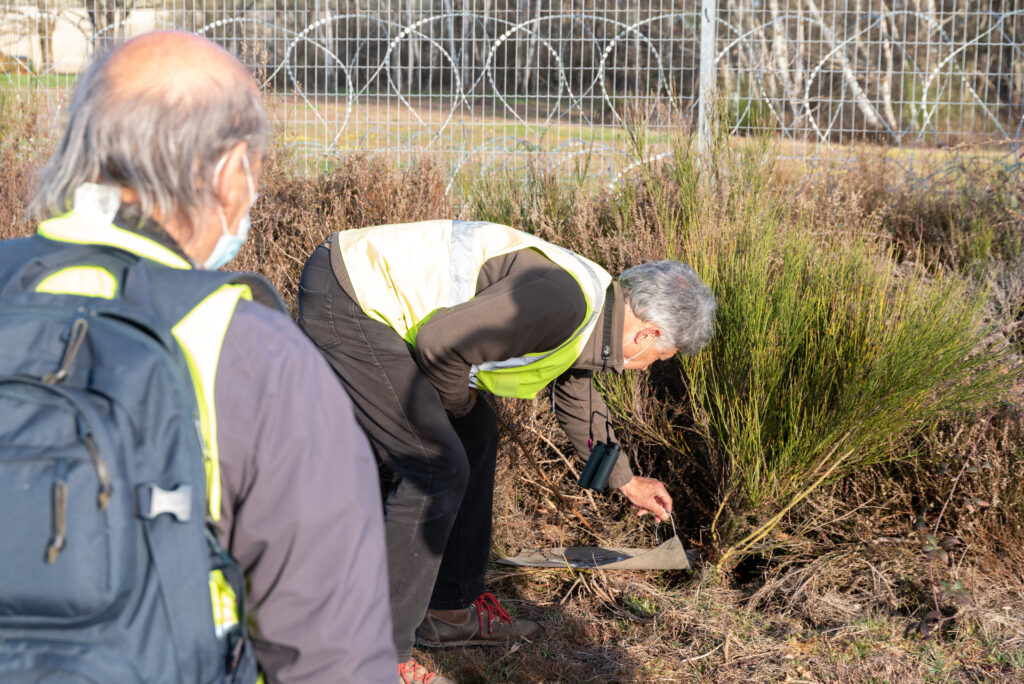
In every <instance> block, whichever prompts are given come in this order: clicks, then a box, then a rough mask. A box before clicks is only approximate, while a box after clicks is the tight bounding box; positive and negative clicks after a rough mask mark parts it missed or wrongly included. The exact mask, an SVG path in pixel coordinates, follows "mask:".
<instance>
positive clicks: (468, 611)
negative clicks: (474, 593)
mask: <svg viewBox="0 0 1024 684" xmlns="http://www.w3.org/2000/svg"><path fill="white" fill-rule="evenodd" d="M455 614H457V616H456V615H455ZM538 629H540V626H539V625H538V624H537V623H536V622H531V621H530V620H513V619H512V616H511V615H509V614H508V612H507V611H506V610H505V609H504V608H502V607H501V604H500V603H498V599H496V598H495V597H494V594H480V596H478V597H477V598H476V600H475V601H473V605H471V606H469V607H468V608H465V609H463V610H460V611H451V610H428V611H427V615H426V617H424V618H423V622H422V623H421V624H420V626H419V627H418V628H417V629H416V643H417V644H419V645H420V646H430V647H433V648H441V647H444V646H474V645H491V646H493V645H501V644H507V643H509V642H512V641H518V640H520V639H529V638H530V637H532V636H533V635H534V634H536V633H537V630H538Z"/></svg>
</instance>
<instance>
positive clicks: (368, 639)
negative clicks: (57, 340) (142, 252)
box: [215, 301, 396, 684]
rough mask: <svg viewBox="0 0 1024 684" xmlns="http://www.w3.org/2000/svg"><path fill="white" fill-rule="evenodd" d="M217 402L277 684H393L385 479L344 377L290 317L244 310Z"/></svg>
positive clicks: (238, 524) (252, 604)
mask: <svg viewBox="0 0 1024 684" xmlns="http://www.w3.org/2000/svg"><path fill="white" fill-rule="evenodd" d="M215 405H216V410H217V416H218V420H217V425H218V436H217V442H218V445H219V451H220V462H221V482H222V523H223V529H224V532H225V535H226V537H227V539H226V544H227V548H228V551H229V552H230V553H231V555H232V556H233V557H234V558H235V559H236V560H237V561H238V562H239V563H240V564H241V566H242V569H243V570H244V572H245V575H246V579H247V580H248V584H249V588H250V590H249V594H248V600H249V609H250V615H251V616H252V618H254V623H255V627H254V630H253V643H254V646H255V648H256V655H257V658H258V660H259V663H260V667H261V669H262V670H263V671H264V673H265V675H266V679H267V681H268V682H271V683H273V682H282V683H292V684H299V683H310V682H357V681H358V682H375V683H376V682H379V683H380V684H385V683H387V684H393V682H394V680H395V663H396V656H395V650H394V646H393V645H392V638H391V618H390V610H389V607H388V606H389V604H388V592H387V563H386V558H385V546H384V526H383V514H382V507H381V498H380V492H379V488H378V487H377V484H376V483H377V472H376V467H375V465H374V460H373V457H372V455H371V452H370V447H369V445H368V443H367V440H366V438H365V436H364V435H363V432H362V430H361V429H360V428H359V426H358V425H357V424H356V422H355V419H354V417H353V413H352V408H351V404H350V402H349V398H348V396H347V395H346V393H345V392H344V390H343V389H342V387H341V385H340V384H339V383H338V381H337V379H336V378H335V376H334V373H333V372H332V371H331V369H330V368H329V367H328V366H327V364H326V362H325V361H324V360H323V358H322V357H321V355H320V354H319V352H317V350H316V349H315V348H314V347H313V345H312V344H311V343H310V342H309V341H308V340H307V339H306V338H305V336H304V335H302V333H301V332H300V331H299V330H298V328H297V327H295V325H294V324H293V323H292V321H291V320H289V319H288V318H286V317H285V316H283V315H281V314H278V313H275V312H271V311H270V310H269V309H266V308H264V307H262V306H260V305H257V304H253V303H251V302H246V301H242V302H239V307H238V310H237V312H236V314H235V316H234V318H233V319H232V322H231V324H230V325H229V327H228V330H227V334H226V336H225V340H224V346H223V350H222V353H221V360H220V364H219V366H218V370H217V379H216V386H215Z"/></svg>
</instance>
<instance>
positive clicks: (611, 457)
mask: <svg viewBox="0 0 1024 684" xmlns="http://www.w3.org/2000/svg"><path fill="white" fill-rule="evenodd" d="M621 450H622V446H621V445H619V444H616V443H615V442H598V443H597V444H595V445H594V448H593V449H591V451H590V458H588V459H587V464H586V465H585V466H583V472H582V473H580V482H579V484H580V487H588V488H590V489H593V490H596V491H598V492H603V491H604V490H605V488H606V487H607V486H608V478H609V476H611V474H612V468H614V467H615V462H616V461H618V460H619V451H621Z"/></svg>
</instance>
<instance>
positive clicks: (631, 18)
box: [0, 0, 1024, 178]
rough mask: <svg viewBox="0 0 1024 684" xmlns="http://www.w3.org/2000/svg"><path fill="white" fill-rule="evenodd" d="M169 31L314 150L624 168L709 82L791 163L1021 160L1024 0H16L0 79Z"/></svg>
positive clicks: (745, 124) (709, 93) (34, 83)
mask: <svg viewBox="0 0 1024 684" xmlns="http://www.w3.org/2000/svg"><path fill="white" fill-rule="evenodd" d="M702 15H703V16H702ZM702 19H703V21H702ZM154 28H179V29H185V30H189V31H194V32H196V33H200V34H202V35H205V36H207V37H209V38H211V39H213V40H215V41H216V42H218V43H220V44H221V45H223V46H224V47H225V48H227V49H228V50H230V51H231V52H233V53H234V54H236V55H237V56H239V58H240V59H242V61H243V62H244V63H246V64H247V65H248V66H249V67H250V68H251V69H252V71H253V74H254V75H255V76H256V78H257V80H258V81H259V82H260V83H261V86H262V88H263V90H264V92H265V93H266V96H267V103H268V108H269V109H270V111H271V113H272V116H273V117H274V119H275V121H276V122H277V124H278V126H279V130H280V134H281V139H282V141H283V142H284V143H285V144H286V145H288V146H290V147H291V148H293V149H294V150H296V152H297V153H298V155H299V157H300V158H301V159H302V160H303V162H304V163H305V165H306V166H307V168H319V167H321V166H322V165H324V164H325V163H329V162H330V161H331V160H334V159H336V158H338V157H340V156H342V155H344V154H345V153H347V152H351V151H358V150H365V151H375V152H386V153H389V154H391V155H394V156H397V157H398V158H399V159H400V160H406V161H407V160H409V159H411V158H412V157H414V156H418V155H420V154H422V153H424V152H429V153H440V154H443V155H444V157H445V158H446V159H447V161H448V164H449V168H450V169H451V171H452V172H453V173H455V172H457V171H458V170H459V169H461V168H463V167H466V166H467V165H470V166H473V167H474V168H475V167H476V166H477V165H479V166H484V167H495V166H498V167H501V168H505V169H515V168H523V167H525V166H526V165H527V164H528V163H531V162H536V161H539V160H540V161H543V162H544V163H545V164H549V165H553V166H556V167H560V168H564V169H565V170H575V171H577V172H579V171H580V170H581V168H583V169H585V170H586V172H587V173H589V174H594V175H599V176H606V177H612V178H614V177H615V176H616V175H617V174H621V173H622V172H623V171H624V170H625V169H628V168H629V167H630V165H631V164H635V163H636V162H637V159H638V158H642V157H646V156H657V155H658V154H659V153H661V152H663V151H664V150H665V149H667V147H668V145H669V143H670V138H671V137H672V136H673V135H676V134H679V133H681V132H682V133H684V134H685V133H689V132H692V131H696V130H697V127H698V118H699V117H698V113H699V110H700V107H699V103H700V100H701V98H702V96H703V98H704V100H705V105H706V107H705V110H706V111H709V112H711V114H710V116H711V118H712V119H713V121H714V122H715V123H716V125H717V126H721V127H725V128H726V129H727V130H728V131H729V132H730V133H732V134H734V135H757V134H762V135H768V136H772V137H774V138H776V139H777V140H778V142H779V149H780V150H781V151H782V153H783V154H784V155H786V156H789V157H792V158H795V159H801V160H807V161H815V160H822V159H829V160H834V159H841V158H848V157H849V156H851V155H854V154H856V153H857V151H858V150H863V149H864V148H865V147H866V146H869V147H876V148H878V149H880V150H888V151H890V152H891V153H892V154H891V156H892V157H893V158H894V159H896V160H898V161H901V162H903V163H907V164H912V163H913V161H914V160H915V159H919V158H921V157H922V156H927V155H929V154H934V153H935V150H943V149H948V148H951V147H954V148H962V147H970V148H972V150H978V151H979V153H981V154H987V155H990V156H991V157H992V158H993V159H998V160H1000V162H1001V163H1004V164H1006V165H1008V166H1014V165H1015V166H1016V167H1017V168H1019V167H1020V159H1019V154H1020V151H1021V138H1022V127H1024V9H1022V8H1020V7H1018V3H1017V2H1016V0H946V1H943V0H703V2H702V0H653V1H643V0H630V1H629V2H626V3H616V2H609V1H607V0H602V1H598V2H587V3H583V2H576V1H575V0H570V1H569V2H553V1H552V0H543V1H542V0H516V1H515V2H511V1H509V0H462V1H460V0H384V1H373V0H357V1H356V2H341V1H337V0H291V1H288V0H269V1H268V0H248V1H247V2H242V3H238V2H231V3H229V2H226V0H206V1H202V0H149V2H145V1H143V2H134V1H132V0H35V1H34V2H32V3H24V2H18V1H17V0H13V1H12V0H0V72H2V73H0V87H3V88H15V89H19V90H24V91H28V92H32V93H34V94H41V95H46V96H51V97H53V98H54V101H55V102H57V103H59V102H61V101H62V98H63V96H64V95H65V94H66V92H67V90H68V89H69V88H70V87H71V85H72V84H73V82H74V79H75V75H76V74H77V73H78V72H79V71H80V70H81V69H82V68H83V67H84V65H86V64H87V63H88V61H89V59H90V58H92V57H93V56H94V55H96V54H98V53H101V52H102V51H104V50H107V49H109V48H110V47H111V46H113V45H115V44H116V43H117V42H119V41H121V40H124V39H125V38H126V37H129V36H132V35H136V34H138V33H142V32H145V31H148V30H152V29H154ZM702 43H703V44H702ZM702 48H703V50H702ZM702 56H703V57H704V61H705V62H707V61H708V60H709V59H710V60H713V64H711V68H705V69H704V70H703V71H702V70H701V61H702V59H701V58H702ZM705 66H706V67H707V65H706V64H705ZM702 78H703V82H702ZM712 99H713V103H712V102H711V100H712ZM712 105H713V106H712ZM58 110H59V108H58ZM55 120H56V119H55ZM708 130H709V131H710V130H711V128H710V127H709V129H708ZM638 155H639V157H638Z"/></svg>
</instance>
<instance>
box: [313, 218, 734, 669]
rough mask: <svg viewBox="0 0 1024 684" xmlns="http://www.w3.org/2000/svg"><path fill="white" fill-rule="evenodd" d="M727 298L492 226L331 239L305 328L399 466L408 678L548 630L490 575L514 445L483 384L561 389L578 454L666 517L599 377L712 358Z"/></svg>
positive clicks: (511, 391) (496, 390)
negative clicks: (500, 438) (517, 613)
mask: <svg viewBox="0 0 1024 684" xmlns="http://www.w3.org/2000/svg"><path fill="white" fill-rule="evenodd" d="M714 311H715V298H714V295H713V294H712V293H711V291H710V289H709V288H708V287H707V286H706V285H705V284H704V283H703V282H701V280H700V278H699V277H698V276H697V274H696V273H695V272H694V271H693V269H692V268H691V267H689V266H687V265H685V264H682V263H679V262H676V261H657V262H649V263H646V264H641V265H639V266H635V267H633V268H630V269H627V270H626V271H624V272H623V273H622V274H621V275H620V276H619V278H618V279H617V280H615V279H613V278H612V276H611V275H610V274H608V273H607V272H606V271H605V270H604V269H602V268H601V267H600V266H598V265H597V264H595V263H593V262H591V261H589V260H588V259H585V258H584V257H582V256H580V255H578V254H575V253H573V252H570V251H569V250H567V249H565V248H563V247H559V246H557V245H553V244H551V243H549V242H545V241H543V240H540V239H538V238H537V237H535V236H532V235H529V234H527V233H523V232H521V231H518V230H514V229H512V228H510V227H508V226H502V225H498V224H494V223H487V222H482V221H446V220H438V221H424V222H420V223H408V224H399V225H388V226H376V227H371V228H363V229H359V230H347V231H342V232H339V233H336V234H334V235H333V236H331V238H330V239H329V240H328V241H327V242H325V243H324V244H323V245H321V246H320V247H319V248H317V250H316V251H315V252H314V253H313V255H312V256H311V257H310V258H309V260H308V261H307V262H306V265H305V268H304V270H303V273H302V279H301V281H300V284H299V324H300V326H301V327H302V329H303V330H305V331H306V333H307V334H308V335H309V336H310V338H312V339H313V341H314V342H316V344H317V346H319V347H320V350H321V351H322V352H323V354H324V356H325V357H326V358H327V360H328V361H329V362H330V364H331V366H332V367H333V368H334V370H335V372H336V373H337V374H338V377H339V378H340V380H341V382H342V384H344V385H345V388H346V389H347V390H348V393H349V395H350V396H351V398H352V400H353V403H354V404H355V409H356V417H357V419H358V420H359V423H360V424H361V425H362V426H363V428H364V429H365V430H366V432H367V434H368V435H369V437H370V440H371V442H373V444H374V446H375V447H376V451H377V453H378V455H379V456H380V458H381V460H382V461H383V462H384V464H385V465H387V466H388V467H389V468H390V469H391V471H392V473H393V478H392V481H391V485H392V487H391V492H390V494H389V495H388V497H387V500H386V522H385V528H386V535H387V547H388V564H389V576H390V582H391V588H390V591H391V617H392V623H393V625H394V640H395V647H396V648H397V650H398V659H399V662H400V663H402V665H401V671H402V681H403V682H405V683H406V684H413V683H416V684H419V683H426V682H431V683H432V684H441V682H450V681H451V680H449V679H446V678H444V677H442V676H440V675H437V674H436V673H432V672H429V671H428V670H427V669H426V668H425V667H422V666H420V665H418V664H417V663H416V661H415V660H413V659H412V657H411V652H412V648H413V645H414V643H418V644H420V645H423V646H430V647H444V646H459V645H468V644H504V643H508V642H510V641H513V640H517V639H521V638H529V637H531V636H532V635H533V634H535V633H536V632H537V628H538V626H537V625H536V624H535V623H532V622H530V621H529V620H523V619H518V620H514V619H513V618H512V616H511V615H510V614H509V613H508V612H507V611H506V610H505V609H504V608H502V606H501V605H500V603H499V602H498V600H497V599H496V598H495V597H494V596H493V595H492V594H490V593H488V592H487V589H486V587H485V585H484V573H485V571H486V569H487V562H488V558H489V553H490V545H491V508H492V498H493V491H494V472H495V457H496V454H497V443H498V442H497V420H496V416H495V413H494V410H493V409H492V408H491V406H490V404H489V403H488V401H487V399H486V398H485V395H484V394H483V392H489V393H491V394H495V395H498V396H505V397H519V398H532V397H534V396H536V395H537V393H538V392H539V391H540V390H542V389H543V388H544V387H546V386H548V385H552V390H551V393H552V400H553V403H554V409H555V415H556V417H557V418H558V421H559V423H560V424H561V427H562V428H563V430H564V431H565V432H566V434H567V435H568V436H569V438H570V440H571V441H572V442H573V444H574V446H575V447H576V450H577V451H578V452H579V453H581V454H582V455H584V456H588V457H589V458H590V459H591V460H593V459H598V458H600V459H601V465H600V466H599V467H598V469H597V470H598V472H599V473H602V476H601V477H600V478H599V479H601V480H605V479H606V480H607V485H608V486H610V487H611V488H614V489H617V490H619V491H620V492H621V493H622V494H623V495H624V496H625V497H626V498H627V499H628V500H629V501H630V502H631V503H632V504H633V505H634V506H635V507H636V508H637V510H638V512H639V513H641V514H646V513H651V514H653V515H654V516H655V517H657V518H658V519H660V520H667V519H668V516H669V513H670V512H671V510H672V498H671V497H670V496H669V494H668V492H667V491H666V489H665V486H664V485H663V484H662V483H661V482H659V481H658V480H655V479H651V478H646V477H639V476H636V475H634V474H633V473H632V472H631V470H630V467H629V463H628V460H627V459H626V458H624V457H622V456H621V455H620V453H619V450H618V445H617V444H616V443H615V438H614V434H613V433H612V430H611V427H610V426H609V421H608V411H607V408H606V406H605V403H604V401H603V400H602V398H601V396H600V394H598V393H597V391H596V390H595V389H594V387H593V385H592V375H593V373H594V372H595V371H602V370H605V371H616V372H621V371H622V370H623V369H626V368H632V369H644V368H647V367H648V366H649V365H650V364H651V363H653V362H654V361H656V360H659V359H661V360H663V359H668V358H671V357H673V356H675V355H676V354H678V353H680V352H681V353H685V354H695V353H697V352H698V351H700V349H701V348H703V347H704V346H705V345H706V344H707V343H708V341H709V339H710V337H711V334H712V330H713V325H714ZM588 465H589V463H588ZM590 470H591V469H589V468H588V470H587V471H585V472H589V471H590ZM604 484H605V483H604V482H593V483H592V484H591V485H590V486H594V487H595V488H601V489H603V487H604Z"/></svg>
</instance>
